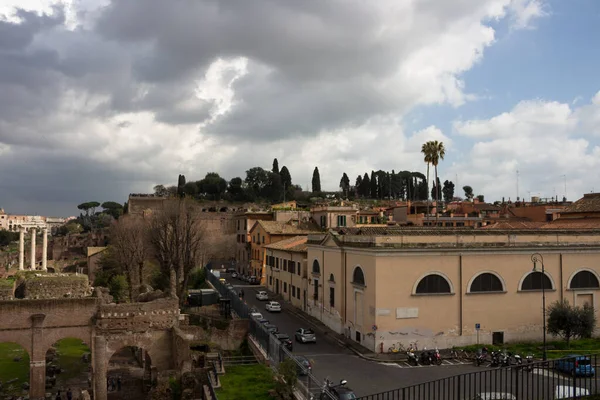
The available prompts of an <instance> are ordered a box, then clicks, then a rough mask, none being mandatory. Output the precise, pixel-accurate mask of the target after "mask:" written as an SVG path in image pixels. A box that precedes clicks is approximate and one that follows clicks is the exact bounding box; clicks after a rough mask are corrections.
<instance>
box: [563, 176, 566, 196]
mask: <svg viewBox="0 0 600 400" xmlns="http://www.w3.org/2000/svg"><path fill="white" fill-rule="evenodd" d="M563 178H564V180H565V199H566V198H567V175H563Z"/></svg>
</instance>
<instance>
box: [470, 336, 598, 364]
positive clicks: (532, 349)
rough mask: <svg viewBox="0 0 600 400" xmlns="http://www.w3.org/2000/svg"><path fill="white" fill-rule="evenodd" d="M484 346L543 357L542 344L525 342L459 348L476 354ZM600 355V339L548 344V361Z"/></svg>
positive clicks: (554, 341) (490, 349)
mask: <svg viewBox="0 0 600 400" xmlns="http://www.w3.org/2000/svg"><path fill="white" fill-rule="evenodd" d="M483 346H485V347H487V348H488V350H489V351H496V350H500V349H504V350H506V351H510V352H511V353H514V354H519V355H521V356H525V355H527V354H533V356H534V357H538V358H541V357H542V355H543V343H542V342H525V343H507V344H505V345H504V346H493V345H491V344H479V345H470V346H465V347H459V349H464V350H466V351H469V352H476V351H478V350H479V349H481V348H482V347H483ZM598 353H600V339H597V338H592V339H579V340H572V341H571V343H569V346H567V342H565V341H564V340H553V341H549V342H547V343H546V354H547V356H548V359H555V358H561V357H564V356H566V355H568V354H598Z"/></svg>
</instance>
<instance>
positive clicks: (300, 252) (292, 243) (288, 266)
mask: <svg viewBox="0 0 600 400" xmlns="http://www.w3.org/2000/svg"><path fill="white" fill-rule="evenodd" d="M306 240H307V236H295V237H292V238H289V239H285V240H282V241H280V242H276V243H273V244H269V245H266V246H264V248H265V264H266V268H265V271H266V285H267V289H269V290H270V291H271V292H273V293H275V294H277V295H281V296H282V297H283V299H284V300H286V301H288V302H290V303H291V304H292V305H293V306H295V307H298V308H300V309H301V310H306V304H307V301H308V298H307V293H306V288H307V281H306V279H307V271H306V254H307V253H306Z"/></svg>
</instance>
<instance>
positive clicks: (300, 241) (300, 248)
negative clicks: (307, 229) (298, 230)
mask: <svg viewBox="0 0 600 400" xmlns="http://www.w3.org/2000/svg"><path fill="white" fill-rule="evenodd" d="M307 240H308V237H307V236H294V237H293V238H289V239H285V240H280V241H279V242H275V243H271V244H268V245H266V246H264V248H265V249H270V250H285V251H291V252H294V253H303V252H306V250H307V246H306V242H307Z"/></svg>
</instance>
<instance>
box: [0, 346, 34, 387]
mask: <svg viewBox="0 0 600 400" xmlns="http://www.w3.org/2000/svg"><path fill="white" fill-rule="evenodd" d="M16 357H21V361H13V360H14V359H15V358H16ZM15 378H16V379H18V381H16V382H14V383H11V384H10V386H11V387H12V390H11V389H10V388H9V385H7V384H6V382H8V381H10V380H12V379H15ZM0 380H1V381H2V384H3V386H4V391H5V392H6V393H9V394H13V395H14V394H20V393H21V392H22V389H21V385H22V384H23V383H24V382H29V354H27V352H26V351H25V349H24V348H23V347H21V346H20V345H18V344H16V343H0Z"/></svg>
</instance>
